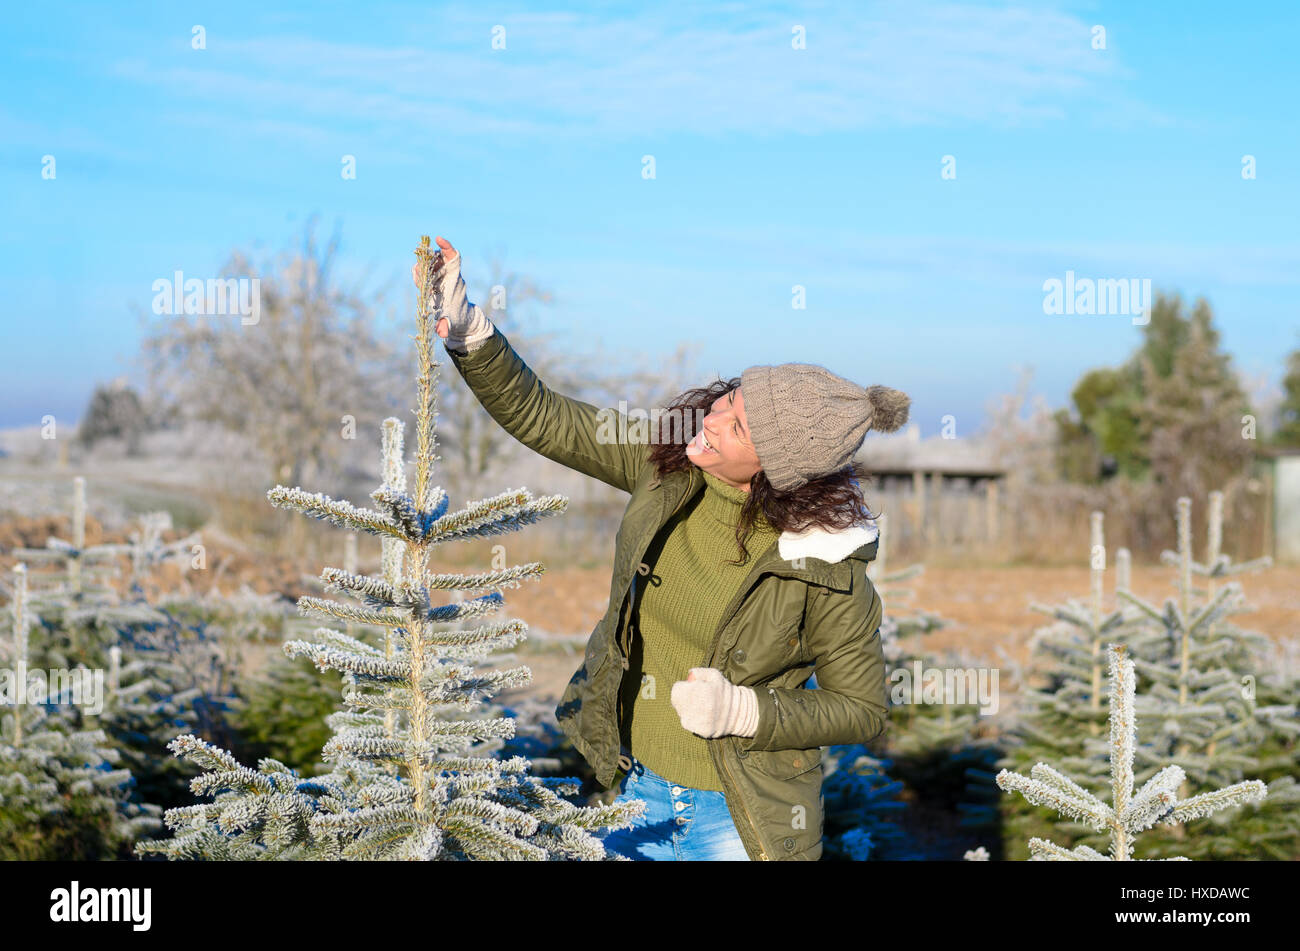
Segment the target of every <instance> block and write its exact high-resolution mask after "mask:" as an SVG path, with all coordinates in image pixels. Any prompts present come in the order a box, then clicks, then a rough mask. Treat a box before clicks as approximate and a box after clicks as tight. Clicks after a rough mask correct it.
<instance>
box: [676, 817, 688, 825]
mask: <svg viewBox="0 0 1300 951" xmlns="http://www.w3.org/2000/svg"><path fill="white" fill-rule="evenodd" d="M677 824H678V825H679V826H684V825H686V817H685V816H678V817H677Z"/></svg>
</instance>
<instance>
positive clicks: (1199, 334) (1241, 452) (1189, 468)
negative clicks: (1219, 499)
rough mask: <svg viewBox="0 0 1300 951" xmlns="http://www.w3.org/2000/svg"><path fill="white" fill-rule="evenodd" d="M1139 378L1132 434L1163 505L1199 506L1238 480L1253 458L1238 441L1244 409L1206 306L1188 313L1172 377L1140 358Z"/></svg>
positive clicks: (1248, 443) (1248, 446)
mask: <svg viewBox="0 0 1300 951" xmlns="http://www.w3.org/2000/svg"><path fill="white" fill-rule="evenodd" d="M1142 375H1143V396H1144V401H1143V405H1142V421H1141V426H1140V430H1139V431H1140V434H1141V438H1142V442H1143V445H1144V446H1146V447H1147V452H1148V454H1149V456H1150V459H1151V475H1152V477H1153V479H1154V481H1155V484H1156V485H1157V486H1158V487H1160V488H1161V489H1162V490H1163V491H1164V493H1165V494H1166V497H1167V496H1168V495H1175V494H1177V495H1193V496H1197V497H1201V498H1204V497H1205V495H1206V494H1207V493H1208V492H1209V491H1210V490H1211V489H1212V488H1213V487H1215V486H1228V485H1231V484H1232V482H1233V480H1234V479H1236V478H1239V477H1241V476H1243V475H1244V473H1245V471H1246V467H1247V465H1248V464H1249V462H1250V460H1251V458H1252V457H1253V452H1254V450H1253V446H1254V440H1252V439H1245V438H1243V437H1242V427H1243V425H1244V424H1245V421H1244V420H1243V417H1244V416H1245V415H1246V414H1248V413H1249V412H1250V406H1249V403H1248V402H1247V400H1246V395H1245V393H1244V392H1243V391H1242V388H1241V384H1240V383H1239V382H1238V381H1237V377H1236V374H1235V373H1233V371H1232V367H1231V358H1230V357H1229V356H1228V355H1227V354H1226V353H1224V352H1222V351H1221V350H1220V344H1219V332H1218V331H1217V330H1215V329H1214V324H1213V318H1212V317H1211V314H1210V307H1209V305H1208V304H1206V303H1205V301H1203V300H1202V301H1198V302H1197V304H1196V307H1195V309H1194V310H1193V311H1192V316H1191V319H1190V321H1189V323H1188V326H1187V336H1186V339H1185V340H1184V341H1183V342H1182V346H1180V347H1178V349H1177V350H1176V352H1175V353H1174V355H1173V362H1172V367H1171V369H1170V370H1169V371H1168V372H1165V371H1164V370H1163V368H1162V367H1161V366H1159V365H1158V364H1157V362H1156V360H1155V359H1153V358H1151V357H1149V356H1146V355H1145V354H1144V358H1143V361H1142Z"/></svg>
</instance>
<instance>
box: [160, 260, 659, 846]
mask: <svg viewBox="0 0 1300 951" xmlns="http://www.w3.org/2000/svg"><path fill="white" fill-rule="evenodd" d="M416 256H417V258H418V261H419V266H420V269H421V275H420V276H421V280H420V285H421V291H420V294H419V298H418V303H417V309H416V330H417V332H416V337H415V341H416V351H417V355H418V365H419V375H418V378H417V403H416V410H415V415H416V436H417V447H416V452H415V485H414V487H408V485H407V482H406V465H405V455H404V449H403V426H402V424H401V422H400V421H398V420H396V419H388V420H385V422H384V427H383V440H382V445H383V473H384V474H383V484H382V485H380V487H379V488H378V489H376V490H375V491H374V492H373V493H371V498H372V499H373V501H374V507H373V508H365V507H359V506H355V505H353V504H351V503H349V502H346V501H341V500H336V499H332V498H329V497H327V496H324V495H321V494H318V493H309V492H305V491H303V490H302V489H301V488H296V487H295V488H287V487H285V486H276V487H275V488H274V489H272V490H271V491H270V492H269V493H268V498H269V499H270V501H271V503H272V504H273V505H275V506H277V507H279V508H286V509H293V510H295V511H298V512H301V513H302V514H304V515H308V516H311V517H313V518H317V519H322V520H325V521H328V522H330V523H331V524H334V525H338V526H340V527H343V528H346V529H348V530H350V531H353V532H365V533H367V534H370V535H376V536H378V537H379V538H380V539H381V540H382V542H383V548H384V557H383V573H382V576H379V577H376V576H370V575H363V574H357V573H355V572H354V571H349V570H343V569H339V568H326V569H325V570H324V572H323V573H322V574H321V579H322V581H323V582H324V584H325V588H326V591H327V592H329V593H335V594H338V595H341V596H344V597H346V598H347V599H348V600H337V599H331V598H318V597H304V598H301V599H300V600H299V602H298V607H299V610H300V611H301V612H302V613H303V614H305V615H307V616H309V617H316V618H322V619H324V620H326V621H332V622H343V623H344V624H345V625H349V628H348V630H347V631H340V630H337V629H334V628H331V627H321V628H317V629H316V631H315V632H314V634H313V635H312V636H311V637H310V638H309V639H302V640H291V641H288V642H287V643H285V645H284V650H285V653H287V654H289V655H290V656H302V657H309V658H311V660H312V661H313V662H314V663H315V665H316V667H317V668H318V669H319V670H321V671H329V670H333V671H339V672H341V673H342V674H343V684H344V686H343V694H342V700H343V703H344V705H345V707H346V709H345V710H341V711H339V712H338V713H335V714H334V715H333V716H331V717H330V718H329V723H330V727H331V729H332V730H333V731H334V735H333V737H332V738H331V739H330V740H329V741H328V742H327V743H326V745H325V747H324V749H323V750H322V755H323V758H324V760H325V761H326V762H327V763H329V764H331V765H332V767H333V769H332V771H331V772H329V773H327V774H325V775H322V776H314V777H311V778H303V777H300V776H298V775H297V773H295V772H294V771H293V770H291V769H289V768H288V767H286V766H285V765H284V764H282V763H280V762H278V761H276V760H273V759H263V760H262V761H260V762H259V764H258V768H257V769H256V770H253V769H249V768H247V767H245V766H243V765H241V764H240V763H238V762H237V761H236V760H235V759H234V757H232V756H231V755H230V754H229V753H227V752H225V751H223V750H220V749H217V748H216V747H213V746H211V745H209V744H207V743H204V742H203V741H201V740H199V739H198V738H196V737H194V736H192V735H185V736H181V737H178V738H177V739H176V740H174V741H173V743H172V744H171V748H172V750H173V752H174V753H176V755H178V756H183V757H187V758H189V759H190V760H192V761H193V762H195V763H197V764H198V765H199V766H200V767H202V768H203V769H205V770H206V772H204V773H203V774H202V775H200V776H199V777H198V778H197V779H195V780H194V782H193V784H192V787H191V788H192V789H193V791H194V792H195V793H196V794H199V795H211V796H212V797H213V801H212V802H210V803H201V804H198V805H194V806H188V807H184V808H181V809H174V810H170V811H169V812H168V813H167V814H166V817H165V819H166V822H167V824H168V826H169V827H170V828H171V829H172V830H173V832H174V837H173V838H172V839H170V840H164V841H160V842H156V843H149V844H145V845H142V846H140V847H139V848H138V850H139V851H141V852H155V853H161V854H164V855H167V856H168V857H171V858H209V859H248V858H273V859H439V860H466V859H529V860H541V861H547V860H563V859H596V860H600V859H610V858H619V857H618V856H612V855H610V854H609V853H607V852H606V851H605V848H604V845H603V844H602V842H601V840H600V839H599V838H597V837H596V836H594V835H593V834H592V831H591V830H594V829H599V828H620V827H625V826H627V825H628V824H630V822H631V820H632V819H633V818H635V817H636V816H637V815H639V814H640V812H641V810H642V808H643V805H642V804H641V803H639V802H631V803H622V804H616V805H608V806H594V807H584V806H577V805H574V804H573V803H571V802H569V801H568V800H566V799H565V798H563V796H565V795H576V794H577V792H578V789H579V783H578V781H577V780H575V779H563V778H550V777H536V776H531V775H529V773H528V770H529V766H530V764H529V761H528V760H527V759H526V758H524V757H522V756H514V757H510V758H508V759H499V758H495V757H492V756H484V755H477V754H480V753H481V751H482V750H483V749H484V748H488V749H491V748H492V747H493V745H494V744H496V743H498V742H499V741H500V740H501V739H503V738H509V737H510V736H512V735H513V733H514V729H515V724H514V721H513V720H512V719H511V718H509V717H504V716H502V717H475V716H474V715H473V713H474V711H476V710H481V709H482V707H483V705H484V702H485V700H486V699H487V698H489V697H491V696H493V695H494V694H496V693H497V692H498V691H500V690H503V689H509V688H513V687H517V686H521V685H524V684H527V683H528V682H529V681H530V680H531V677H532V674H531V672H530V671H529V670H528V668H527V667H515V668H511V669H507V670H482V669H478V668H477V666H476V663H475V661H476V660H477V659H479V658H482V657H485V656H487V655H488V654H490V653H492V652H493V651H496V650H498V649H502V648H509V647H511V646H512V645H514V644H516V643H518V642H519V641H520V640H522V639H523V638H524V636H525V632H526V630H527V626H526V625H525V624H524V623H523V622H521V621H517V620H510V621H495V622H494V621H491V620H490V619H489V618H490V615H492V614H493V613H495V612H497V611H498V610H499V609H500V608H501V606H502V604H503V603H504V602H503V599H502V596H501V593H500V590H501V589H502V588H506V587H512V588H513V587H518V585H519V583H520V582H521V581H524V580H535V579H537V578H538V576H540V575H541V573H542V571H543V568H542V565H541V564H540V563H531V564H526V565H521V566H517V567H513V568H500V569H493V570H490V571H484V572H480V573H476V574H468V575H467V574H456V573H450V574H444V573H438V572H435V571H432V570H431V569H430V567H429V559H430V555H431V554H432V551H433V549H434V547H435V546H437V545H440V544H442V543H444V542H449V541H456V540H465V539H474V538H482V537H484V536H487V535H497V534H504V533H507V532H513V531H516V530H518V529H519V528H522V527H523V526H525V525H528V524H531V523H533V522H535V521H537V520H538V519H541V518H544V517H547V516H552V515H557V514H559V513H560V512H562V511H564V509H565V508H566V507H567V505H568V499H566V498H564V497H563V496H546V497H542V498H533V496H532V495H531V494H530V493H529V492H528V490H527V489H518V490H511V491H507V492H503V493H501V494H499V495H495V496H492V497H491V498H487V499H483V500H480V501H477V502H473V503H471V504H469V505H467V506H466V507H465V508H463V509H460V510H458V511H449V500H448V497H447V494H446V493H445V492H444V491H443V490H442V488H441V487H438V486H435V485H433V484H432V476H433V468H434V462H435V461H436V460H437V459H438V457H437V456H435V455H434V448H435V445H436V438H435V423H434V420H435V418H436V416H437V412H436V398H435V392H434V387H433V382H434V379H435V372H434V371H435V368H436V367H437V366H438V364H436V363H435V362H434V360H433V354H432V346H433V332H432V323H433V319H435V318H436V315H437V314H438V313H439V311H440V309H441V303H442V302H441V300H440V299H439V297H440V292H439V291H438V289H437V287H436V285H438V284H439V282H438V281H437V280H436V277H437V275H436V272H437V270H438V269H440V268H441V267H442V257H441V254H440V253H438V252H436V251H432V250H431V249H430V245H429V239H428V237H427V236H426V237H424V238H423V239H422V241H421V245H420V247H419V248H418V249H417V250H416ZM463 592H469V593H471V594H473V593H478V592H487V593H485V594H479V595H478V596H477V597H472V598H464V597H463V595H462V593H463ZM442 594H445V595H447V596H448V597H449V598H451V600H450V602H449V603H440V595H442ZM467 622H468V623H470V624H473V625H476V626H469V627H467V626H466V623H467ZM352 625H359V626H362V627H370V628H377V629H379V630H380V631H381V632H382V642H380V640H379V639H378V638H376V639H375V643H370V642H369V641H367V640H366V639H365V638H364V637H363V636H361V634H360V632H358V631H356V629H355V628H354V627H351V626H352Z"/></svg>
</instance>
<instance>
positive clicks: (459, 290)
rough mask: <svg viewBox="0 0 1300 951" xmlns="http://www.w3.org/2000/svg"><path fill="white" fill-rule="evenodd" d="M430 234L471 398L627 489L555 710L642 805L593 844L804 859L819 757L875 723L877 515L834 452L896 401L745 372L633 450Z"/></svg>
mask: <svg viewBox="0 0 1300 951" xmlns="http://www.w3.org/2000/svg"><path fill="white" fill-rule="evenodd" d="M437 240H438V245H439V247H440V248H441V249H442V251H441V256H442V259H443V267H441V268H439V269H436V270H431V276H430V281H432V282H434V284H435V286H434V287H432V288H431V290H432V291H433V292H434V297H433V300H434V301H435V306H437V307H438V320H437V323H436V330H437V333H438V335H439V336H440V337H442V338H443V340H444V342H445V345H446V348H447V353H448V355H449V356H450V358H451V361H452V363H453V364H454V366H455V367H456V369H457V371H458V372H459V373H460V374H461V376H462V377H463V378H464V380H465V382H466V383H467V384H468V385H469V387H470V389H471V390H473V392H474V394H475V395H476V397H477V398H478V399H479V401H480V402H481V403H482V404H483V406H484V408H485V409H487V411H488V412H489V413H490V414H491V415H492V417H493V418H494V419H495V420H496V421H497V422H498V423H500V424H501V426H502V427H503V428H505V430H506V431H507V432H509V433H510V434H511V435H512V436H514V437H515V438H516V439H518V440H519V441H521V442H522V443H524V445H526V446H528V447H529V448H530V449H532V450H534V451H535V452H538V453H541V454H542V455H544V456H546V457H547V458H549V459H553V460H555V461H556V462H559V463H562V464H563V465H566V466H568V467H570V468H573V469H576V470H578V471H579V472H583V473H586V474H587V475H589V476H592V477H593V478H596V479H600V480H601V481H602V482H605V483H607V484H609V485H613V486H616V487H618V488H620V489H622V490H623V491H625V492H629V493H631V496H632V498H631V500H630V502H629V503H628V507H627V511H626V512H625V513H624V516H623V521H622V524H621V525H620V527H619V531H618V536H617V542H616V545H615V551H614V571H613V579H612V583H611V587H610V600H609V609H608V610H607V611H606V614H605V616H604V617H603V618H602V619H601V621H600V623H599V624H597V626H596V629H595V631H593V632H592V635H591V638H590V640H589V641H588V644H587V650H586V658H585V661H584V663H583V665H582V668H581V669H580V670H578V672H577V673H576V674H574V676H573V678H572V680H571V681H570V682H569V685H568V687H567V688H566V689H565V692H564V695H563V697H562V698H561V700H560V703H559V706H557V707H556V711H555V712H556V719H557V721H558V722H559V724H560V727H561V729H563V730H564V732H565V734H566V735H567V736H568V737H569V738H570V739H571V740H572V741H573V744H574V746H575V747H576V748H577V749H578V750H579V752H581V753H582V755H583V756H584V757H585V758H586V759H587V761H588V762H589V763H590V764H591V766H592V768H593V769H594V770H595V772H596V778H597V781H598V782H600V783H601V785H602V786H604V787H606V788H612V787H613V786H614V785H615V784H617V785H618V786H619V799H620V800H626V799H628V798H630V797H637V798H641V799H644V800H645V801H646V803H647V809H646V814H645V816H643V817H642V818H641V819H640V820H639V821H638V822H636V823H634V824H633V826H632V827H631V828H630V829H620V830H614V831H611V832H607V833H606V834H605V835H604V836H603V839H604V842H605V844H606V847H607V849H609V850H610V851H612V852H615V853H617V854H621V855H626V856H628V857H630V858H637V859H742V860H743V859H746V858H748V859H759V860H776V859H793V860H805V861H815V860H817V859H819V858H820V857H821V852H822V841H821V840H822V799H821V780H822V775H821V769H820V768H819V767H820V766H821V748H822V747H824V746H829V745H833V744H848V743H864V742H866V741H868V740H870V739H872V738H873V737H875V736H878V735H879V734H880V733H882V732H883V731H884V729H885V725H886V717H887V712H886V711H887V707H886V704H885V682H884V656H883V654H882V652H881V645H880V633H879V626H880V618H881V603H880V598H879V597H878V596H877V595H876V592H875V589H874V588H873V587H872V585H871V582H870V581H869V580H868V578H867V575H866V565H867V563H868V562H869V561H870V560H871V559H872V558H874V557H875V552H876V527H875V522H874V520H873V519H872V517H871V513H870V511H869V510H868V509H867V507H866V505H865V503H864V501H863V498H862V494H861V490H860V486H859V483H858V480H857V478H856V476H859V475H864V473H863V472H862V470H860V469H859V468H858V467H857V466H856V464H854V463H853V461H852V460H853V456H854V453H855V452H856V451H857V449H858V447H859V446H860V445H861V444H862V441H863V439H864V438H865V437H866V434H867V431H868V430H869V429H872V428H874V429H878V430H884V431H893V430H895V429H897V428H898V427H899V426H901V425H902V424H903V423H904V422H906V420H907V409H908V404H909V399H908V397H907V396H906V395H905V394H903V393H900V392H899V391H897V390H892V389H889V388H888V387H883V386H872V387H869V388H866V389H863V388H861V387H859V386H857V385H856V384H854V383H851V382H849V381H848V380H844V379H842V378H840V377H838V376H835V375H834V374H832V373H830V372H829V371H827V370H825V369H824V368H822V367H819V366H814V365H811V364H784V365H782V366H776V367H770V366H768V367H750V368H749V369H747V370H745V371H744V373H743V374H742V375H741V377H740V378H739V379H736V378H733V379H732V380H730V381H728V382H723V381H721V380H719V381H718V382H716V383H713V384H712V385H710V386H707V387H703V388H700V389H693V390H689V391H687V392H686V393H684V394H682V395H681V396H680V397H678V399H677V400H676V401H674V403H673V404H672V406H670V407H669V410H680V411H681V412H680V413H678V414H676V415H674V413H672V412H668V413H665V414H664V415H663V417H662V418H661V420H660V427H661V428H660V430H659V432H658V433H657V434H656V438H655V439H653V440H650V441H651V442H652V445H651V446H650V448H649V449H648V450H647V448H646V445H645V444H646V442H647V440H646V439H630V438H627V435H626V434H627V433H628V432H629V421H628V420H627V419H626V418H623V417H619V416H618V415H617V414H615V413H614V412H613V411H612V410H599V409H597V408H596V407H594V406H592V405H590V404H588V403H584V402H581V401H579V400H576V399H572V398H570V397H566V396H562V395H560V394H558V393H555V392H553V391H552V390H550V389H549V388H548V387H547V386H546V385H545V384H544V383H542V381H541V380H539V379H537V377H536V376H535V375H534V374H533V373H532V371H531V370H529V369H528V367H527V365H526V364H525V363H524V362H523V360H521V359H520V357H519V355H518V354H517V353H515V351H514V349H513V348H512V347H511V346H510V344H509V342H508V341H507V340H506V338H505V336H504V335H503V334H502V333H501V331H500V330H499V329H498V328H496V327H494V326H493V325H492V323H491V322H490V321H489V320H488V319H487V317H486V316H485V315H484V314H483V312H482V310H481V309H480V308H478V307H477V306H476V305H474V304H471V303H469V301H468V300H467V298H466V293H465V281H464V279H463V278H462V277H461V276H460V256H459V255H458V254H457V252H456V250H455V249H454V248H453V247H452V246H451V244H450V243H448V242H447V241H445V240H444V239H443V238H441V237H439V238H438V239H437ZM417 281H418V277H417ZM675 422H676V423H677V424H678V425H677V426H676V427H675V438H674V426H673V424H674V423H675ZM683 424H684V426H683ZM682 428H685V429H686V430H687V431H689V432H690V434H691V436H692V438H691V439H690V440H689V441H685V440H684V439H683V435H684V434H683V433H682V432H681V429H682ZM632 431H633V432H635V426H634V425H633V426H632ZM616 606H617V607H616ZM814 670H815V671H816V674H817V684H816V686H817V689H814V690H809V689H806V684H807V682H808V681H809V678H810V677H811V675H812V673H813V672H814Z"/></svg>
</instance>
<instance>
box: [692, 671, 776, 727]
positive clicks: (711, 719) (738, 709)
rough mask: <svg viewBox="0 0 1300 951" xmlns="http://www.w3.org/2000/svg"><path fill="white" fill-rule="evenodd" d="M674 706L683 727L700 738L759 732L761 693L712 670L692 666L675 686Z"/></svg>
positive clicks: (720, 672)
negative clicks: (759, 696) (759, 697)
mask: <svg viewBox="0 0 1300 951" xmlns="http://www.w3.org/2000/svg"><path fill="white" fill-rule="evenodd" d="M672 703H673V707H674V709H676V710H677V715H678V716H680V717H681V718H682V726H683V727H685V728H686V729H688V730H690V731H691V732H692V733H695V734H697V735H699V736H703V737H706V738H710V739H711V738H713V737H716V736H753V735H754V734H755V733H757V732H758V694H757V693H755V692H754V688H752V687H737V686H736V685H735V684H733V683H732V682H731V681H729V680H728V679H727V678H726V676H724V675H723V673H722V671H720V670H716V669H715V668H713V667H692V668H691V669H690V670H689V671H687V674H686V679H685V680H679V681H677V683H675V684H673V689H672Z"/></svg>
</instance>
